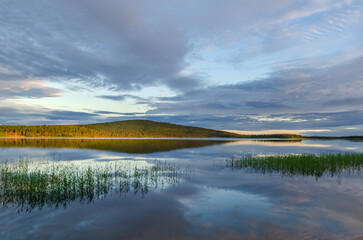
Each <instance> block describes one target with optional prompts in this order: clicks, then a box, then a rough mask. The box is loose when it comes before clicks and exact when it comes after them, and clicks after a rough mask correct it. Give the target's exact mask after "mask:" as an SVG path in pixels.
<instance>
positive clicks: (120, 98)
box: [97, 94, 145, 101]
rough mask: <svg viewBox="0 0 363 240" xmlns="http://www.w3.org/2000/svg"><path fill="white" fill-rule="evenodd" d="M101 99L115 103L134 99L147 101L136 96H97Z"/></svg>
mask: <svg viewBox="0 0 363 240" xmlns="http://www.w3.org/2000/svg"><path fill="white" fill-rule="evenodd" d="M97 97H99V98H103V99H108V100H113V101H124V100H126V99H134V100H142V101H145V99H144V98H142V97H138V96H134V95H131V94H122V95H100V96H97Z"/></svg>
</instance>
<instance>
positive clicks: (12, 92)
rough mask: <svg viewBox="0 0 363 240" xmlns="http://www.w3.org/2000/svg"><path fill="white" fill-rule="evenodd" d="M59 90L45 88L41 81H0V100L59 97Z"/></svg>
mask: <svg viewBox="0 0 363 240" xmlns="http://www.w3.org/2000/svg"><path fill="white" fill-rule="evenodd" d="M60 93H62V91H61V90H59V89H56V88H52V87H47V86H46V85H45V83H43V82H42V81H34V80H32V81H16V82H5V81H1V80H0V98H5V99H8V98H43V97H59V96H60Z"/></svg>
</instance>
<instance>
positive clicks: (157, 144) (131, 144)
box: [0, 138, 231, 154]
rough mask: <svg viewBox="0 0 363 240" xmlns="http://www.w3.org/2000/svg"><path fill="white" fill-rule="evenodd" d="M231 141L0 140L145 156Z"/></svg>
mask: <svg viewBox="0 0 363 240" xmlns="http://www.w3.org/2000/svg"><path fill="white" fill-rule="evenodd" d="M227 142H231V140H183V139H178V140H168V139H162V140H157V139H152V140H151V139H89V138H88V139H67V138H62V139H55V138H50V139H44V138H2V139H1V138H0V147H2V148H29V147H33V148H68V149H72V148H76V149H94V150H106V151H113V152H122V153H131V154H146V153H155V152H165V151H172V150H177V149H184V148H199V147H205V146H212V145H216V144H224V143H227Z"/></svg>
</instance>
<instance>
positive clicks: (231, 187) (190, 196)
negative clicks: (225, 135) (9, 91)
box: [0, 138, 363, 240]
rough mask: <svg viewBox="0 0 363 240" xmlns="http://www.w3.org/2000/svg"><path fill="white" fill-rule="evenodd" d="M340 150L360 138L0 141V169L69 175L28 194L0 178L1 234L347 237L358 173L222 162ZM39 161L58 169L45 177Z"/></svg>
mask: <svg viewBox="0 0 363 240" xmlns="http://www.w3.org/2000/svg"><path fill="white" fill-rule="evenodd" d="M340 152H351V153H362V152H363V142H359V141H356V142H353V141H344V140H334V141H319V140H268V139H265V140H247V139H245V140H239V139H208V140H206V139H36V138H34V139H0V161H1V163H2V164H5V163H6V165H3V167H2V171H3V175H4V171H5V170H6V169H7V170H6V171H9V170H8V167H9V166H12V165H14V164H19V160H21V162H22V164H24V162H27V165H22V167H23V168H24V169H25V168H26V169H27V170H29V169H31V168H32V167H34V166H36V167H34V169H33V170H32V171H33V172H34V174H35V175H34V176H35V178H34V179H41V180H39V182H42V181H43V182H44V181H48V180H49V179H53V178H54V179H57V177H60V176H61V172H62V171H68V172H67V173H69V176H70V177H69V178H68V180H66V181H70V182H71V183H69V185H67V186H68V187H67V190H66V191H65V192H64V191H63V190H59V189H58V187H59V186H60V185H59V186H58V185H57V184H58V183H57V182H55V183H53V184H54V189H52V191H51V192H42V191H39V188H40V187H39V186H43V185H36V187H35V188H34V189H33V190H32V191H33V192H34V191H35V192H37V191H38V192H39V194H33V193H31V192H29V191H28V192H27V191H25V190H24V189H25V187H24V185H21V184H24V182H22V180H21V179H15V178H14V179H15V180H14V179H13V180H12V182H9V183H7V182H5V180H4V178H3V180H2V181H3V182H2V183H1V188H2V193H1V204H2V206H1V207H0V216H1V217H0V239H2V240H5V239H208V240H209V239H353V238H355V237H359V236H363V176H362V175H360V174H359V173H360V172H358V173H357V172H348V171H344V172H342V173H341V174H339V175H333V176H331V175H329V174H325V175H323V176H320V177H316V176H306V175H305V176H303V175H298V174H295V175H291V176H288V175H282V174H281V173H279V172H265V173H264V172H262V171H255V170H254V169H252V168H246V169H235V168H230V167H228V166H227V165H226V161H227V160H229V159H231V158H232V157H233V158H239V157H242V156H246V155H252V156H256V155H261V156H264V155H275V154H302V153H313V154H322V153H340ZM33 165H34V166H33ZM4 166H6V167H4ZM56 167H57V169H55V168H56ZM45 168H47V169H48V170H49V169H53V170H52V171H54V173H55V174H53V175H49V176H46V177H44V176H43V175H41V173H42V171H45V170H42V169H45ZM4 169H5V170H4ZM14 169H15V168H14ZM14 169H13V170H11V171H15V170H16V169H15V170H14ZM99 169H101V170H99ZM115 169H117V170H115ZM136 169H137V170H136ZM16 171H18V170H16ZM19 171H21V170H19ZM29 171H30V170H29ZM115 171H116V172H117V174H116V173H115ZM36 174H38V175H36ZM82 174H83V175H82ZM107 174H111V175H107ZM19 176H20V175H19ZM42 176H43V178H42ZM84 176H85V177H84ZM87 176H90V177H89V178H87ZM94 176H95V177H94ZM36 177H37V178H36ZM83 177H84V178H83ZM72 179H73V180H72ZM84 179H86V180H85V181H84V182H85V183H84V184H85V187H84V188H83V187H82V191H79V189H78V188H77V189H76V187H75V186H76V184H79V181H81V182H82V181H83V180H84ZM87 179H92V183H89V182H87ZM93 179H97V181H93ZM49 181H53V180H49ZM62 181H63V183H64V181H65V180H62ZM72 181H74V185H72ZM63 183H62V184H63ZM14 184H20V185H21V186H19V187H18V186H14ZM64 184H66V183H64ZM82 184H83V182H82ZM87 184H88V185H87ZM27 186H28V185H27ZM31 186H35V185H31V184H30V185H29V187H31ZM62 186H63V185H62ZM72 186H73V187H72ZM78 186H79V185H77V187H78ZM87 186H88V187H87ZM14 187H18V188H17V189H18V190H19V189H20V190H21V191H20V193H17V194H14V190H13V189H14ZM83 189H84V191H83ZM58 190H59V191H58ZM40 193H41V194H40Z"/></svg>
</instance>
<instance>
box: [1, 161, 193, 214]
mask: <svg viewBox="0 0 363 240" xmlns="http://www.w3.org/2000/svg"><path fill="white" fill-rule="evenodd" d="M188 175H189V170H188V169H183V170H181V169H180V167H177V166H174V165H171V164H167V163H166V162H155V163H153V164H150V163H147V162H143V163H141V164H140V162H138V161H114V162H92V163H72V162H47V163H31V162H29V161H27V160H24V159H21V160H19V161H18V162H16V163H12V164H10V163H6V162H5V163H1V164H0V202H1V204H2V206H4V207H8V206H15V207H17V209H18V210H19V211H31V210H33V209H34V208H39V209H42V208H43V207H44V206H48V207H60V206H62V207H64V208H65V207H66V206H67V205H68V204H69V203H70V202H73V201H76V200H79V201H80V202H82V203H90V202H93V201H94V200H95V199H102V198H104V197H106V196H107V195H108V194H110V193H112V192H117V193H119V194H120V195H126V194H127V193H129V192H133V194H134V195H137V194H140V195H141V196H145V195H146V194H147V193H148V192H149V188H151V187H153V188H162V187H164V186H165V185H175V184H178V183H179V181H180V180H181V179H182V178H186V177H188Z"/></svg>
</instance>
